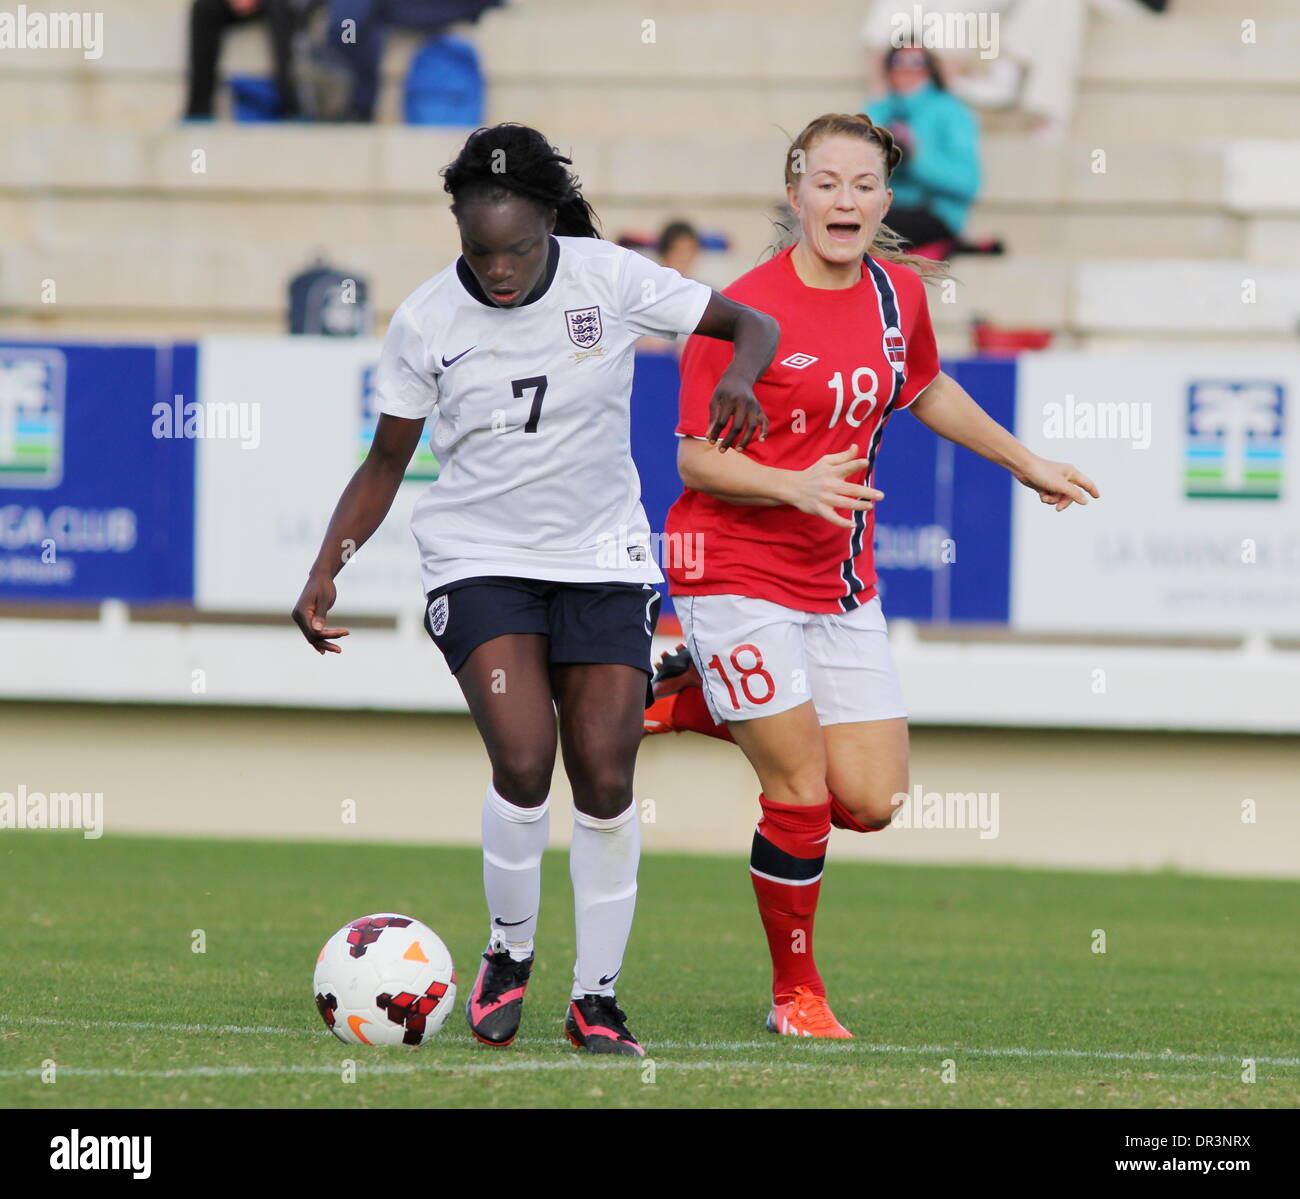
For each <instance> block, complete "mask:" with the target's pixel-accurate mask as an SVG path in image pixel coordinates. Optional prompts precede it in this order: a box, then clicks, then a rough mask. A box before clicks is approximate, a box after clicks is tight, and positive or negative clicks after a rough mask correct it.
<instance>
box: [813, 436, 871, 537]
mask: <svg viewBox="0 0 1300 1199" xmlns="http://www.w3.org/2000/svg"><path fill="white" fill-rule="evenodd" d="M857 454H858V447H857V446H856V445H851V446H849V448H848V449H847V450H841V451H840V453H838V454H827V455H826V456H825V457H823V458H818V459H817V461H816V462H814V463H813V464H812V465H811V466H809V467H805V468H804V469H803V470H800V471H793V472H791V473H792V474H793V476H794V479H793V483H792V487H791V494H790V500H789V503H790V505H791V506H792V507H794V508H798V509H799V511H800V512H807V513H808V514H809V515H810V516H820V517H821V518H822V520H828V521H830V522H831V524H833V525H839V526H840V528H842V529H851V528H853V521H851V520H850V519H849V518H848V517H845V516H841V515H840V514H839V513H838V512H837V511H835V509H836V508H848V509H849V510H850V511H854V510H856V511H859V512H865V511H866V510H867V509H869V508H871V507H872V506H874V504H875V502H876V501H877V500H883V499H884V498H885V493H884V492H883V491H877V490H876V489H875V488H874V487H866V486H863V485H862V484H860V483H850V482H849V481H848V477H849V475H851V474H855V473H856V472H857V471H860V470H865V469H866V466H867V460H866V459H865V458H859V457H858V456H857Z"/></svg>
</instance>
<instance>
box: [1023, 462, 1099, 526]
mask: <svg viewBox="0 0 1300 1199" xmlns="http://www.w3.org/2000/svg"><path fill="white" fill-rule="evenodd" d="M1012 474H1014V475H1015V477H1016V478H1017V479H1019V480H1020V482H1022V483H1023V484H1024V485H1025V486H1026V487H1031V488H1033V490H1034V491H1036V492H1038V498H1039V499H1040V500H1042V502H1043V503H1044V504H1053V505H1055V507H1056V510H1057V511H1058V512H1060V511H1062V510H1063V509H1065V508H1068V507H1069V506H1070V505H1071V504H1086V503H1087V502H1088V496H1089V495H1090V496H1092V498H1093V499H1095V500H1099V499H1101V492H1100V491H1098V490H1097V484H1096V483H1094V482H1093V481H1092V480H1091V479H1090V478H1088V476H1087V475H1085V474H1084V473H1083V471H1081V470H1080V469H1079V468H1078V467H1077V466H1071V465H1070V464H1069V463H1068V462H1049V461H1048V460H1047V459H1046V458H1040V457H1039V456H1038V455H1037V454H1035V455H1034V456H1033V457H1032V458H1031V459H1030V460H1029V462H1028V464H1027V465H1026V466H1025V467H1023V468H1022V469H1020V470H1013V471H1012ZM1085 492H1087V495H1085V494H1084V493H1085Z"/></svg>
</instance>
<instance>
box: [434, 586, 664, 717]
mask: <svg viewBox="0 0 1300 1199" xmlns="http://www.w3.org/2000/svg"><path fill="white" fill-rule="evenodd" d="M659 600H660V597H659V592H658V591H657V590H655V588H653V587H651V586H650V585H649V584H648V583H553V582H550V581H548V580H546V579H521V578H513V577H510V576H506V575H477V576H475V577H474V578H469V579H457V580H456V581H455V582H452V583H447V584H444V585H443V586H442V587H438V588H436V589H435V590H433V591H430V592H429V595H428V602H427V604H426V605H425V611H424V628H425V631H426V632H427V633H428V634H429V636H430V637H432V638H433V643H434V645H436V646H437V647H438V648H439V649H440V650H441V651H442V656H443V657H444V658H446V659H447V666H448V667H449V668H450V670H451V672H452V674H455V673H456V672H457V671H458V670H460V668H461V667H462V666H464V665H465V659H466V658H468V657H469V656H470V654H471V653H473V652H474V650H476V649H477V648H478V647H479V646H480V645H482V644H483V643H484V642H485V641H491V640H492V638H493V637H501V636H503V635H504V634H506V633H539V634H541V635H542V636H543V637H549V638H550V641H551V643H550V652H549V654H548V659H549V661H550V662H551V663H552V664H553V665H561V664H564V663H571V662H591V663H614V664H618V665H623V666H635V667H636V668H637V669H638V670H644V671H645V672H646V676H647V678H646V701H645V706H646V707H647V708H648V707H649V706H650V705H651V704H652V703H654V692H653V691H652V690H651V686H650V677H651V676H652V675H653V673H654V667H653V666H652V665H651V662H650V637H651V634H652V633H653V632H654V627H655V621H656V620H657V618H658V616H659Z"/></svg>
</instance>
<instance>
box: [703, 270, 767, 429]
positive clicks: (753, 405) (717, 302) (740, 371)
mask: <svg viewBox="0 0 1300 1199" xmlns="http://www.w3.org/2000/svg"><path fill="white" fill-rule="evenodd" d="M695 332H696V333H698V334H700V335H701V336H703V337H716V338H719V339H720V340H722V341H729V342H731V343H732V344H733V345H734V346H735V353H734V354H733V355H732V359H731V364H730V365H729V366H728V367H727V369H726V370H725V371H723V372H722V377H721V378H720V379H719V380H718V385H717V387H715V388H714V391H713V398H712V400H711V401H710V403H709V432H708V435H707V441H708V442H709V445H710V446H712V445H715V444H717V441H718V438H719V437H722V443H721V444H720V445H718V449H719V450H720V451H721V452H722V453H726V451H727V450H728V449H730V448H731V447H732V446H733V445H734V446H736V448H737V449H742V450H743V449H744V448H745V447H746V446H747V445H749V443H750V441H752V440H753V437H754V434H755V433H757V434H758V436H759V439H760V440H761V439H762V438H764V437H766V436H767V417H766V415H765V414H764V412H763V409H762V406H761V405H760V404H759V402H758V401H757V400H756V399H755V398H754V384H755V383H756V382H757V381H758V378H759V376H760V375H761V374H762V373H763V372H764V371H765V370H767V368H768V367H769V366H770V365H771V364H772V355H773V354H775V353H776V347H777V345H778V344H779V342H780V340H781V326H780V325H778V324H777V323H776V320H775V319H774V318H773V317H770V316H768V315H767V313H766V312H759V311H758V309H757V308H748V307H746V306H745V305H744V304H737V303H736V301H735V300H730V299H728V298H727V297H726V296H724V295H722V293H721V292H717V291H715V292H714V293H713V298H712V299H710V300H709V304H708V307H707V308H705V310H704V315H703V316H701V317H700V323H699V324H698V325H696V326H695ZM728 424H730V426H731V431H730V432H728V433H726V435H725V436H723V430H725V429H726V428H727V426H728Z"/></svg>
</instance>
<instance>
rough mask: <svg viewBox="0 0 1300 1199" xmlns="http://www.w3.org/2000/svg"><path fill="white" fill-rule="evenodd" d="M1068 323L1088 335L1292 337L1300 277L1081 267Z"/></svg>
mask: <svg viewBox="0 0 1300 1199" xmlns="http://www.w3.org/2000/svg"><path fill="white" fill-rule="evenodd" d="M1076 269H1077V280H1076V295H1075V302H1074V306H1073V310H1072V313H1071V316H1072V323H1073V324H1074V325H1075V326H1076V327H1078V328H1079V329H1081V330H1084V331H1089V332H1093V333H1128V334H1131V333H1133V332H1141V333H1167V334H1174V335H1179V336H1187V335H1190V334H1192V333H1203V334H1208V335H1211V336H1214V335H1219V336H1229V337H1235V336H1238V335H1242V334H1245V335H1252V336H1257V337H1262V336H1273V335H1287V334H1290V335H1291V336H1292V337H1294V336H1295V335H1296V331H1297V329H1300V276H1297V274H1296V273H1295V272H1294V271H1293V270H1291V269H1289V268H1287V267H1283V266H1275V265H1270V264H1263V263H1247V262H1240V261H1238V262H1217V261H1207V260H1190V259H1189V260H1182V261H1173V262H1170V261H1163V262H1162V261H1160V260H1151V261H1148V262H1141V261H1127V262H1124V261H1114V260H1111V261H1083V262H1080V263H1079V264H1078V266H1077V268H1076Z"/></svg>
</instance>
